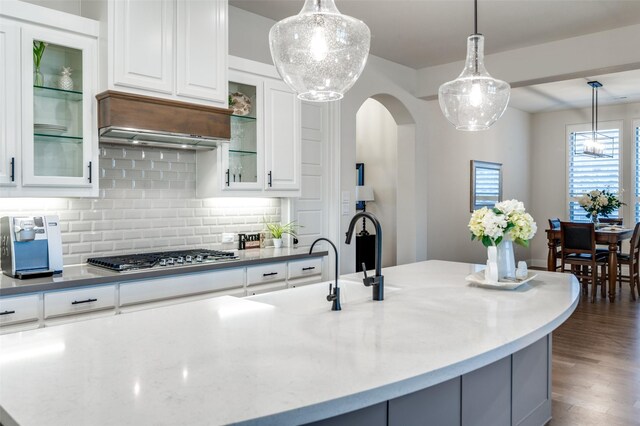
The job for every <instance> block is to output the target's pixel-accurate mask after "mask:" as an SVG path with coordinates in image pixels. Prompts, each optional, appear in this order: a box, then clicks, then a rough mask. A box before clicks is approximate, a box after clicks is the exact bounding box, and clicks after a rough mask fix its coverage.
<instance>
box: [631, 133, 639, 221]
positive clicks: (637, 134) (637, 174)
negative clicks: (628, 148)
mask: <svg viewBox="0 0 640 426" xmlns="http://www.w3.org/2000/svg"><path fill="white" fill-rule="evenodd" d="M633 135H634V136H633V139H634V141H635V143H634V146H635V152H636V171H635V183H636V185H635V186H636V188H635V190H636V191H635V200H636V202H635V204H636V206H635V213H636V214H635V217H636V222H640V120H637V121H635V122H634V123H633Z"/></svg>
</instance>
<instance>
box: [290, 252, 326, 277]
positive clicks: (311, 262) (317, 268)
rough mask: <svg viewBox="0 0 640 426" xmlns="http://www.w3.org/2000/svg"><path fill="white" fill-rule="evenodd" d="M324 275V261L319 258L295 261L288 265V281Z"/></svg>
mask: <svg viewBox="0 0 640 426" xmlns="http://www.w3.org/2000/svg"><path fill="white" fill-rule="evenodd" d="M315 275H322V259H321V258H319V257H315V258H311V259H303V260H293V261H291V262H289V264H288V265H287V279H289V280H291V279H296V278H307V277H312V276H315Z"/></svg>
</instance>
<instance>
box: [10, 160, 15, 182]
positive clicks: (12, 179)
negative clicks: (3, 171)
mask: <svg viewBox="0 0 640 426" xmlns="http://www.w3.org/2000/svg"><path fill="white" fill-rule="evenodd" d="M15 181H16V157H11V182H15Z"/></svg>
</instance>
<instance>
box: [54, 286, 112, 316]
mask: <svg viewBox="0 0 640 426" xmlns="http://www.w3.org/2000/svg"><path fill="white" fill-rule="evenodd" d="M115 306H116V286H115V285H106V286H100V287H90V288H83V289H78V290H68V291H56V292H52V293H45V294H44V317H45V318H51V317H57V316H62V315H73V314H80V313H84V312H91V311H98V310H101V309H112V308H115Z"/></svg>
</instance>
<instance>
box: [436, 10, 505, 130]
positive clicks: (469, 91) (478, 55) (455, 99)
mask: <svg viewBox="0 0 640 426" xmlns="http://www.w3.org/2000/svg"><path fill="white" fill-rule="evenodd" d="M474 29H475V32H474V33H473V34H472V35H470V36H469V37H468V38H467V60H466V63H465V67H464V70H462V73H461V74H460V75H459V76H458V78H456V79H455V80H453V81H449V82H447V83H445V84H443V85H442V86H440V89H439V90H438V100H439V101H440V109H442V113H443V114H444V116H445V117H446V118H447V120H449V121H450V122H451V124H453V125H454V126H456V129H458V130H467V131H476V130H486V129H488V128H489V127H491V125H492V124H493V123H495V122H496V121H498V119H499V118H500V117H501V116H502V114H504V111H505V110H506V109H507V104H508V103H509V94H510V86H509V84H508V83H506V82H504V81H502V80H497V79H495V78H492V77H491V76H490V75H489V73H488V72H487V70H486V68H485V67H484V36H483V35H482V34H479V33H478V0H474Z"/></svg>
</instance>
